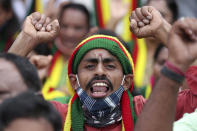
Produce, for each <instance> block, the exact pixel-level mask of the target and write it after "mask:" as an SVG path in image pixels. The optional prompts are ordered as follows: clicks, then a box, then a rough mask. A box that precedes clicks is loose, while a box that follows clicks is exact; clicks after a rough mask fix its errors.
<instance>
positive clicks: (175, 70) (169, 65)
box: [165, 61, 185, 76]
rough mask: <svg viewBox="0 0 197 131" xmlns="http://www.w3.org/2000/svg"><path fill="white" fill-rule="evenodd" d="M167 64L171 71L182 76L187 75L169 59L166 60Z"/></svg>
mask: <svg viewBox="0 0 197 131" xmlns="http://www.w3.org/2000/svg"><path fill="white" fill-rule="evenodd" d="M165 66H166V67H167V68H168V69H170V70H171V71H173V72H175V73H177V74H179V75H181V76H185V73H183V72H182V71H181V70H180V69H179V68H177V67H176V66H174V65H173V64H171V63H170V62H169V61H166V62H165Z"/></svg>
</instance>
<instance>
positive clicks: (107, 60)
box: [102, 58, 117, 63]
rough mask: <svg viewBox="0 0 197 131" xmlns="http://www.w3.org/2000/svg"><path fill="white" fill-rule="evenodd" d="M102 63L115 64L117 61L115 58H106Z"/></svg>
mask: <svg viewBox="0 0 197 131" xmlns="http://www.w3.org/2000/svg"><path fill="white" fill-rule="evenodd" d="M102 61H103V63H109V62H114V61H117V60H116V59H115V58H104V59H103V60H102Z"/></svg>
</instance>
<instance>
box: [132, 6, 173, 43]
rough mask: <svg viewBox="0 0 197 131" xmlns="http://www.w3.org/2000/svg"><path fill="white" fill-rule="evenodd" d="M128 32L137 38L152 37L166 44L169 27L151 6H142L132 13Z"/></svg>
mask: <svg viewBox="0 0 197 131" xmlns="http://www.w3.org/2000/svg"><path fill="white" fill-rule="evenodd" d="M129 20H130V30H131V32H132V33H134V35H135V36H136V37H138V38H147V37H154V38H155V39H157V40H159V41H160V42H162V43H165V44H167V40H168V33H169V32H170V29H171V25H170V24H169V23H168V22H167V21H166V20H165V19H164V18H163V17H162V16H161V14H160V13H159V11H157V10H156V9H155V8H154V7H152V6H144V7H142V8H137V9H136V10H135V11H132V14H131V16H130V19H129Z"/></svg>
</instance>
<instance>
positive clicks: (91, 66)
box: [85, 65, 95, 69]
mask: <svg viewBox="0 0 197 131" xmlns="http://www.w3.org/2000/svg"><path fill="white" fill-rule="evenodd" d="M94 67H95V66H94V65H86V66H85V68H86V69H93V68H94Z"/></svg>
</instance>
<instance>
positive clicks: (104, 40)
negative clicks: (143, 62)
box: [67, 35, 134, 95]
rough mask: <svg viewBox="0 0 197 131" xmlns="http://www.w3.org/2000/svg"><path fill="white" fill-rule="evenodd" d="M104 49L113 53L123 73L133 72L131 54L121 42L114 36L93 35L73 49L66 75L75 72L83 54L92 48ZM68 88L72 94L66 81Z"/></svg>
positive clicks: (72, 91) (72, 92) (71, 89)
mask: <svg viewBox="0 0 197 131" xmlns="http://www.w3.org/2000/svg"><path fill="white" fill-rule="evenodd" d="M98 48H101V49H105V50H107V51H109V52H110V53H111V54H112V55H114V56H115V57H116V58H117V59H118V60H119V61H120V63H121V65H122V69H123V73H124V74H125V75H126V74H134V73H133V71H134V66H133V60H132V58H131V55H130V54H129V53H128V51H127V50H126V48H125V47H124V46H123V44H122V43H121V42H120V41H119V40H118V39H117V38H115V37H112V36H107V35H93V36H91V37H88V38H87V39H85V40H83V41H82V42H81V43H80V44H79V45H78V46H77V47H76V48H75V50H74V52H73V54H72V56H71V58H70V60H69V63H68V75H69V74H71V73H72V74H77V68H78V65H79V63H80V62H81V60H82V59H83V56H84V55H85V54H86V53H87V52H88V51H90V50H93V49H98ZM67 84H68V88H69V92H70V94H72V95H73V94H74V90H73V88H72V87H71V85H70V82H69V81H68V83H67Z"/></svg>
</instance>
